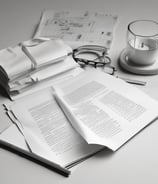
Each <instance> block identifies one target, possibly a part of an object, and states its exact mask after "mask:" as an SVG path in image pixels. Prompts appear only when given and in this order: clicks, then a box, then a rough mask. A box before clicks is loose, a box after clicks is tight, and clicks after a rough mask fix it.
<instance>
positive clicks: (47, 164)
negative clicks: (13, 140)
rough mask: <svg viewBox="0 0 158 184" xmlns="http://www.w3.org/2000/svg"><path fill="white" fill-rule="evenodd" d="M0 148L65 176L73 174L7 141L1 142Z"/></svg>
mask: <svg viewBox="0 0 158 184" xmlns="http://www.w3.org/2000/svg"><path fill="white" fill-rule="evenodd" d="M0 148H4V149H6V150H8V151H12V152H13V153H16V154H18V155H20V156H22V157H24V158H28V159H29V160H31V161H33V162H35V163H38V164H40V165H42V166H44V167H46V168H48V169H50V170H53V171H55V172H57V173H59V174H61V175H63V176H66V177H68V176H69V175H70V173H71V171H70V170H68V169H66V168H65V167H62V166H60V165H59V164H57V163H54V162H52V161H49V160H47V159H45V158H43V157H41V156H39V155H37V154H35V153H32V152H29V151H26V150H24V149H21V148H19V147H17V146H14V145H12V144H10V143H8V142H6V141H3V140H0Z"/></svg>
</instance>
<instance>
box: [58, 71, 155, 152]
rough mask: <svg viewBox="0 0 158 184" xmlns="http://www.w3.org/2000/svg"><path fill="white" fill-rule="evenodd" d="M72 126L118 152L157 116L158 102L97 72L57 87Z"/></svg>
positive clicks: (118, 80)
mask: <svg viewBox="0 0 158 184" xmlns="http://www.w3.org/2000/svg"><path fill="white" fill-rule="evenodd" d="M55 91H56V93H55V97H56V99H57V101H58V102H59V104H60V107H61V108H63V110H64V112H65V114H66V115H67V116H68V118H69V120H70V121H71V123H72V126H73V127H74V128H75V129H76V130H77V131H78V132H79V133H80V134H81V135H82V136H83V138H84V139H85V140H86V141H87V142H88V143H92V144H101V145H104V146H107V147H109V148H110V149H112V150H116V149H118V148H119V147H120V146H122V145H123V144H124V143H125V142H126V141H127V140H129V139H130V138H131V137H132V136H134V135H135V134H136V133H138V132H139V131H140V130H141V129H142V128H144V127H145V126H146V125H148V124H149V123H151V122H152V121H153V120H154V119H155V118H156V117H157V108H158V103H157V102H156V101H155V100H153V99H151V98H150V97H149V96H147V95H146V94H144V93H143V92H141V91H140V90H138V89H137V88H135V87H133V86H131V85H130V84H127V83H125V82H124V81H122V80H120V79H117V78H114V77H113V76H110V75H108V74H105V73H103V72H99V71H96V70H92V71H87V72H84V73H82V74H80V75H78V76H76V77H75V78H73V79H71V80H70V81H69V82H68V83H66V84H63V83H62V84H60V85H58V86H55Z"/></svg>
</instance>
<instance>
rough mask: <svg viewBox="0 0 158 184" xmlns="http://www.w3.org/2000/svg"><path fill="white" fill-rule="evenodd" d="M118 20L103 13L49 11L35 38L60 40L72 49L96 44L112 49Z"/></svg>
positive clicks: (45, 13)
mask: <svg viewBox="0 0 158 184" xmlns="http://www.w3.org/2000/svg"><path fill="white" fill-rule="evenodd" d="M117 19H118V17H117V16H115V15H110V14H106V13H103V12H99V13H98V12H90V11H77V10H74V11H53V10H47V11H44V12H43V14H42V18H41V21H40V24H39V26H38V29H37V31H36V33H35V35H34V37H35V38H38V37H49V38H53V39H57V38H60V39H62V40H64V41H65V42H67V43H68V44H69V45H71V46H72V47H75V46H79V45H86V44H95V45H102V46H105V47H107V48H110V47H111V43H112V38H113V30H114V27H115V25H116V23H117Z"/></svg>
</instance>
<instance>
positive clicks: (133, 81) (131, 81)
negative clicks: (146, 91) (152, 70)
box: [116, 76, 146, 86]
mask: <svg viewBox="0 0 158 184" xmlns="http://www.w3.org/2000/svg"><path fill="white" fill-rule="evenodd" d="M116 78H119V79H122V80H124V81H126V82H128V83H130V84H136V85H141V86H145V85H146V82H145V81H140V80H135V79H128V78H124V77H119V76H116Z"/></svg>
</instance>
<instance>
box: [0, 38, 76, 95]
mask: <svg viewBox="0 0 158 184" xmlns="http://www.w3.org/2000/svg"><path fill="white" fill-rule="evenodd" d="M71 52H72V49H71V48H70V47H69V46H68V45H66V44H65V43H64V42H63V41H61V40H42V39H36V40H29V41H25V42H23V43H20V44H18V45H16V46H12V47H8V48H6V49H3V50H1V51H0V85H1V86H3V87H4V89H5V90H6V91H7V93H8V94H9V95H10V94H12V93H15V94H16V93H17V94H19V93H21V92H22V91H24V90H26V89H27V88H28V87H30V86H33V85H35V84H36V83H38V82H40V81H42V80H45V79H47V78H50V77H53V76H55V75H57V74H60V73H63V72H64V71H67V70H69V69H71V68H74V67H75V66H76V63H75V62H74V61H73V60H72V59H71V60H68V59H67V58H68V55H69V53H71Z"/></svg>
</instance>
